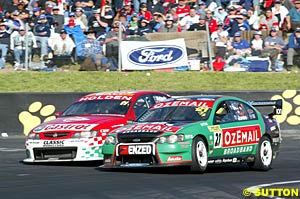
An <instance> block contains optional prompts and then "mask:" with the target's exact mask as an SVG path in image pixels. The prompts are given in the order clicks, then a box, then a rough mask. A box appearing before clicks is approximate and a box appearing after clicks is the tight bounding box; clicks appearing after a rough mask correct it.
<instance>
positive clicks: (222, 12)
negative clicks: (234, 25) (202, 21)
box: [214, 6, 228, 23]
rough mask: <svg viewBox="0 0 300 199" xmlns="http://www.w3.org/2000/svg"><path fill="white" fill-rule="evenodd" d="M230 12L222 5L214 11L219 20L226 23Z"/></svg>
mask: <svg viewBox="0 0 300 199" xmlns="http://www.w3.org/2000/svg"><path fill="white" fill-rule="evenodd" d="M227 15H228V13H227V12H226V11H225V10H224V8H223V7H222V6H220V7H218V8H217V11H216V12H215V13H214V17H215V18H217V19H218V21H219V22H222V23H224V21H225V18H226V16H227Z"/></svg>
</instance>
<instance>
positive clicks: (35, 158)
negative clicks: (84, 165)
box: [23, 138, 103, 163]
mask: <svg viewBox="0 0 300 199" xmlns="http://www.w3.org/2000/svg"><path fill="white" fill-rule="evenodd" d="M25 147H26V158H25V159H24V160H23V162H27V163H30V162H32V163H33V162H66V161H95V160H103V154H102V141H101V140H100V141H99V140H98V138H80V139H64V140H33V139H28V140H26V143H25Z"/></svg>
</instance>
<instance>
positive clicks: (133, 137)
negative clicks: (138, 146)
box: [118, 133, 157, 143]
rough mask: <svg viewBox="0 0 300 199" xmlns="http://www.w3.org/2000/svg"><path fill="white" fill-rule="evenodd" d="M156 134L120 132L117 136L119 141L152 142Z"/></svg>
mask: <svg viewBox="0 0 300 199" xmlns="http://www.w3.org/2000/svg"><path fill="white" fill-rule="evenodd" d="M156 138H157V135H153V134H136V133H135V134H122V135H119V136H118V141H119V143H143V142H154V141H155V139H156Z"/></svg>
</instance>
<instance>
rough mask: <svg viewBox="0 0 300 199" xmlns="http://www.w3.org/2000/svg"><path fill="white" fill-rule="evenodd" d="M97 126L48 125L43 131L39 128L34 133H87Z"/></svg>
mask: <svg viewBox="0 0 300 199" xmlns="http://www.w3.org/2000/svg"><path fill="white" fill-rule="evenodd" d="M97 125H98V124H48V125H46V126H45V127H44V128H43V129H41V128H40V127H38V128H36V129H37V130H36V129H34V132H40V131H43V132H47V131H55V130H71V131H89V130H91V129H92V128H94V127H95V126H97Z"/></svg>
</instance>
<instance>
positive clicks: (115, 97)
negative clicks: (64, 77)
mask: <svg viewBox="0 0 300 199" xmlns="http://www.w3.org/2000/svg"><path fill="white" fill-rule="evenodd" d="M131 99H132V97H131V96H123V95H98V96H97V95H94V96H84V97H82V98H80V99H79V100H77V102H83V101H91V100H127V101H130V100H131Z"/></svg>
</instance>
